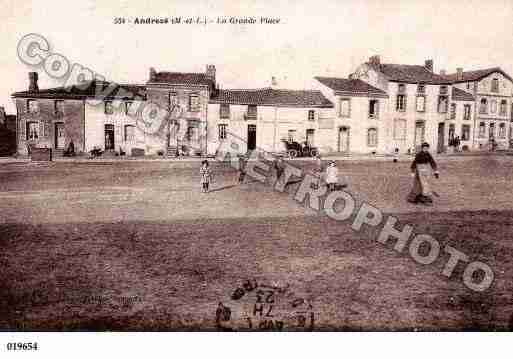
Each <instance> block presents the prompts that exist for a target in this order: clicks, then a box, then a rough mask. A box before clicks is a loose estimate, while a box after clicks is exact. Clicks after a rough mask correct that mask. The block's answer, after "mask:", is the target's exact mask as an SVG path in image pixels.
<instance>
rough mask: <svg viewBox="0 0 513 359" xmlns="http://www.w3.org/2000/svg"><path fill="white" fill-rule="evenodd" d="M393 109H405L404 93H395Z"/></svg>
mask: <svg viewBox="0 0 513 359" xmlns="http://www.w3.org/2000/svg"><path fill="white" fill-rule="evenodd" d="M395 109H396V110H397V111H406V95H397V101H396V103H395Z"/></svg>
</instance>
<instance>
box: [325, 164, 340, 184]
mask: <svg viewBox="0 0 513 359" xmlns="http://www.w3.org/2000/svg"><path fill="white" fill-rule="evenodd" d="M326 183H327V184H328V191H334V190H335V187H336V184H337V183H338V168H337V165H336V164H335V161H331V162H330V164H329V165H328V168H326Z"/></svg>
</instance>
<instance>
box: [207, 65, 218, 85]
mask: <svg viewBox="0 0 513 359" xmlns="http://www.w3.org/2000/svg"><path fill="white" fill-rule="evenodd" d="M205 75H206V76H207V79H209V80H211V81H213V82H216V67H215V66H214V65H207V70H206V71H205Z"/></svg>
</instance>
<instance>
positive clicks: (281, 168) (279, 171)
mask: <svg viewBox="0 0 513 359" xmlns="http://www.w3.org/2000/svg"><path fill="white" fill-rule="evenodd" d="M274 169H275V170H276V182H278V181H281V177H282V176H283V172H285V164H284V163H283V158H281V157H278V159H277V160H276V161H275V162H274Z"/></svg>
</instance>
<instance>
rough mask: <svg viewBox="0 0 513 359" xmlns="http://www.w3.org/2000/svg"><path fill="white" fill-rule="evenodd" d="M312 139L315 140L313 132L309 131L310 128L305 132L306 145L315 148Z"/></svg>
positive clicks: (312, 130)
mask: <svg viewBox="0 0 513 359" xmlns="http://www.w3.org/2000/svg"><path fill="white" fill-rule="evenodd" d="M314 138H315V130H314V129H311V128H309V129H308V130H306V143H307V144H308V146H310V147H314V146H315V140H314Z"/></svg>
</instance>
